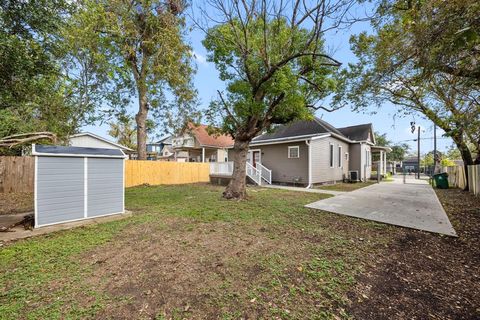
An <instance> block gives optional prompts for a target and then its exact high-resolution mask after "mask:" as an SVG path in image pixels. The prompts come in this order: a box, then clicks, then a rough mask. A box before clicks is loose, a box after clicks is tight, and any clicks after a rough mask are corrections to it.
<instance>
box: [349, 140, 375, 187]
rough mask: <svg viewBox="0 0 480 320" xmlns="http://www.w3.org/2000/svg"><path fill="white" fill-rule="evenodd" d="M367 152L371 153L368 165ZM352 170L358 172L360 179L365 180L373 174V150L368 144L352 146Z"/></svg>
mask: <svg viewBox="0 0 480 320" xmlns="http://www.w3.org/2000/svg"><path fill="white" fill-rule="evenodd" d="M367 151H368V152H369V153H370V163H367V160H368V159H367ZM350 153H351V154H350V159H351V160H350V170H351V171H358V174H359V179H360V180H365V179H368V178H369V177H370V176H371V173H372V163H371V159H372V150H371V148H370V145H368V144H366V143H354V144H351V145H350Z"/></svg>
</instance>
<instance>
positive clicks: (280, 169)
mask: <svg viewBox="0 0 480 320" xmlns="http://www.w3.org/2000/svg"><path fill="white" fill-rule="evenodd" d="M388 149H389V148H385V147H377V146H375V138H374V134H373V128H372V125H371V124H363V125H357V126H351V127H345V128H335V127H334V126H332V125H330V124H329V123H327V122H325V121H323V120H321V119H318V118H315V119H314V120H310V121H307V120H302V121H296V122H293V123H291V124H287V125H282V126H279V127H277V128H276V129H275V130H274V132H273V133H265V134H263V135H261V136H258V137H256V138H255V139H253V141H252V142H251V144H250V150H249V154H248V159H247V161H248V162H249V163H250V164H252V165H253V166H255V167H257V163H261V164H262V166H263V167H266V168H267V169H269V170H271V181H272V182H273V183H275V182H276V183H287V184H289V183H293V184H303V185H306V186H312V185H314V184H321V183H330V182H336V181H342V180H344V179H347V178H351V179H353V180H366V179H369V178H370V175H371V165H372V152H378V153H380V155H381V157H380V159H382V161H381V172H382V173H383V174H384V173H386V152H387V151H388Z"/></svg>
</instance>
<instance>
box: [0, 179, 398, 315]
mask: <svg viewBox="0 0 480 320" xmlns="http://www.w3.org/2000/svg"><path fill="white" fill-rule="evenodd" d="M221 191H222V188H220V187H214V186H211V185H207V184H199V185H184V186H158V187H136V188H130V189H128V190H127V191H126V207H127V209H129V210H132V211H133V212H134V214H133V215H132V216H131V217H129V218H126V219H122V220H117V221H112V222H107V223H103V224H98V225H90V226H85V227H81V228H76V229H73V230H68V231H62V232H56V233H52V234H49V235H47V236H40V237H36V238H31V239H27V240H22V241H18V242H16V243H14V244H9V245H6V246H3V247H1V248H0V319H19V318H21V319H85V318H97V319H105V318H128V319H152V318H155V319H170V318H172V319H185V318H187V319H192V318H193V319H206V318H208V319H213V318H215V319H216V318H219V319H237V318H275V317H278V318H281V319H334V318H335V317H340V318H349V316H348V315H347V314H346V311H345V310H344V306H345V305H346V303H347V298H346V293H347V291H348V290H349V289H350V288H352V286H353V284H354V279H355V275H356V274H358V273H359V272H361V270H362V267H363V265H364V263H365V262H367V261H368V259H369V255H370V254H372V253H373V252H375V250H377V248H379V247H381V246H383V245H384V243H386V242H388V239H389V236H388V230H390V227H386V226H383V225H379V224H376V223H372V222H366V221H362V220H357V219H350V218H347V217H342V216H338V215H333V214H328V213H322V212H318V211H315V210H312V209H307V208H304V207H303V206H304V205H305V204H307V203H310V202H313V201H316V200H319V199H321V198H323V197H328V195H322V194H312V193H299V192H290V191H283V190H272V189H258V188H251V189H249V199H248V200H247V201H240V202H237V201H227V200H224V199H222V198H221Z"/></svg>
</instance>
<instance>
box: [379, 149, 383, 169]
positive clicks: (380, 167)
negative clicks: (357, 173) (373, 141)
mask: <svg viewBox="0 0 480 320" xmlns="http://www.w3.org/2000/svg"><path fill="white" fill-rule="evenodd" d="M378 169H379V171H380V174H383V173H384V172H383V150H380V162H379V163H378Z"/></svg>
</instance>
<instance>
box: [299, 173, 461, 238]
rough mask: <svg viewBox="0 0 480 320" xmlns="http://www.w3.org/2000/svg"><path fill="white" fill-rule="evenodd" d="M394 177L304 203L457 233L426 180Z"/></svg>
mask: <svg viewBox="0 0 480 320" xmlns="http://www.w3.org/2000/svg"><path fill="white" fill-rule="evenodd" d="M406 182H407V183H405V184H404V183H403V178H395V179H394V181H393V182H382V183H380V184H374V185H372V186H368V187H365V188H362V189H358V190H355V191H352V192H348V193H344V194H341V195H338V196H335V197H332V198H328V199H324V200H320V201H317V202H314V203H310V204H308V205H306V207H309V208H314V209H320V210H324V211H328V212H333V213H338V214H343V215H347V216H351V217H357V218H362V219H367V220H373V221H377V222H383V223H388V224H393V225H397V226H402V227H407V228H413V229H419V230H424V231H429V232H435V233H441V234H445V235H449V236H456V235H457V234H456V232H455V230H454V229H453V227H452V225H451V223H450V220H448V217H447V214H446V213H445V210H443V207H442V205H441V204H440V201H439V200H438V198H437V195H436V194H435V191H434V190H433V189H432V187H431V186H430V185H429V184H428V182H427V181H425V180H415V179H414V178H413V177H407V180H406Z"/></svg>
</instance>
